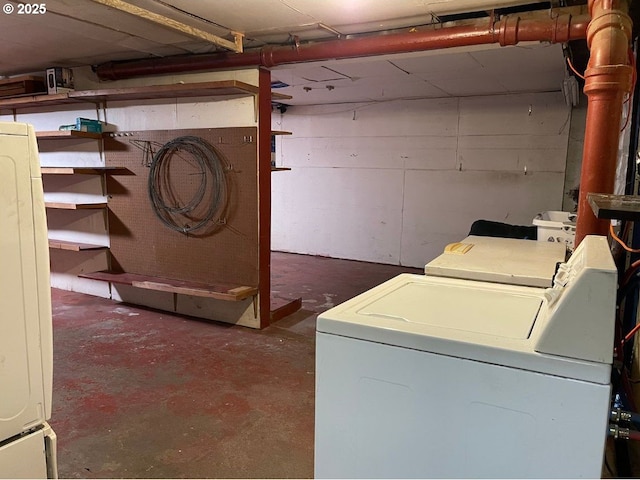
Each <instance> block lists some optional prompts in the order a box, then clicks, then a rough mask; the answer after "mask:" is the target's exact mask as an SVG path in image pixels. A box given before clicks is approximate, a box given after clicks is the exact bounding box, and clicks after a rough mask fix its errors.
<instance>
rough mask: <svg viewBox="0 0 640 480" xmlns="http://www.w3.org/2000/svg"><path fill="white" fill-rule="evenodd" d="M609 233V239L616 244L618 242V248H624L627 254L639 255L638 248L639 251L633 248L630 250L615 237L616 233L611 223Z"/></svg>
mask: <svg viewBox="0 0 640 480" xmlns="http://www.w3.org/2000/svg"><path fill="white" fill-rule="evenodd" d="M609 233H610V234H611V238H613V239H614V240H615V241H616V242H618V243H619V244H620V246H621V247H622V248H624V249H625V250H626V251H627V252H630V253H640V248H639V249H635V248H631V247H628V246H627V245H626V244H625V243H624V242H623V241H622V240H621V239H620V238H619V237H618V236H617V235H616V232H615V231H614V230H613V223H610V224H609Z"/></svg>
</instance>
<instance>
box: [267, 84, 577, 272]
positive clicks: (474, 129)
mask: <svg viewBox="0 0 640 480" xmlns="http://www.w3.org/2000/svg"><path fill="white" fill-rule="evenodd" d="M569 121H570V110H569V109H568V108H567V107H566V106H565V103H564V98H563V97H562V95H561V94H560V93H537V94H519V95H502V96H485V97H465V98H454V99H436V100H433V99H424V100H400V101H393V102H387V103H372V104H341V105H330V106H293V107H290V108H289V109H288V110H287V112H286V113H284V114H280V113H277V112H276V113H274V117H273V129H275V130H286V131H291V132H292V133H293V134H292V135H291V136H278V137H277V142H276V162H277V164H278V166H287V167H291V171H284V172H277V173H274V174H273V176H272V248H273V249H274V250H281V251H288V252H296V253H306V254H317V255H326V256H330V257H339V258H349V259H355V260H365V261H372V262H381V263H390V264H401V265H406V266H416V267H422V266H424V264H425V263H426V262H427V261H429V260H431V259H432V258H434V257H435V256H437V255H439V254H440V253H441V252H442V250H443V248H444V246H445V245H446V244H447V243H450V242H454V241H459V240H461V239H462V238H464V237H465V236H466V235H467V234H468V232H469V228H470V227H471V224H472V222H473V221H474V220H477V219H487V220H494V221H500V222H505V223H511V224H521V225H531V220H532V219H533V217H534V216H535V214H536V213H538V212H541V211H545V210H560V209H561V206H562V199H563V184H564V172H565V164H566V158H567V142H568V133H569ZM525 168H526V174H525Z"/></svg>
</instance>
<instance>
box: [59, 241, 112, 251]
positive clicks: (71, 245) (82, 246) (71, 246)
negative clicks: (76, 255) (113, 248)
mask: <svg viewBox="0 0 640 480" xmlns="http://www.w3.org/2000/svg"><path fill="white" fill-rule="evenodd" d="M49 248H55V249H58V250H70V251H72V252H81V251H85V250H108V249H109V247H105V246H104V245H92V244H90V243H78V242H68V241H66V240H53V239H51V238H50V239H49Z"/></svg>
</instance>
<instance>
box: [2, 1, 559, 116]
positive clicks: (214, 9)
mask: <svg viewBox="0 0 640 480" xmlns="http://www.w3.org/2000/svg"><path fill="white" fill-rule="evenodd" d="M113 1H119V0H113ZM2 3H3V5H4V8H5V10H4V12H5V13H3V14H0V77H3V76H4V77H6V76H13V75H19V74H25V73H34V72H42V71H44V69H46V68H47V67H50V66H63V67H76V66H82V65H96V64H99V63H103V62H107V61H111V60H128V59H140V58H157V57H166V56H172V55H188V54H199V53H210V52H217V51H221V48H220V47H217V46H215V45H214V44H212V43H210V42H208V41H205V40H202V39H198V38H194V37H193V36H192V35H187V34H185V33H182V32H177V31H175V30H172V29H168V28H167V26H166V25H161V24H158V23H155V22H151V21H149V20H148V19H147V18H145V16H144V15H138V16H136V15H131V14H129V13H125V12H122V11H119V10H116V9H114V8H112V7H108V6H105V5H103V4H101V3H99V2H98V1H94V0H48V1H47V2H46V4H44V5H46V12H45V13H39V14H27V13H22V14H21V13H20V12H26V11H28V10H29V11H31V10H33V8H32V7H28V6H29V5H34V4H33V3H27V2H24V1H17V0H5V1H4V2H2ZM127 3H129V4H131V5H134V6H136V7H139V8H142V9H145V10H148V11H150V12H153V13H155V14H158V15H162V16H164V17H167V18H169V19H171V20H174V21H178V22H181V23H182V24H184V25H187V26H189V27H193V28H196V29H199V30H202V31H204V32H207V33H208V34H213V35H217V36H220V37H222V38H224V39H227V40H232V39H233V34H232V32H239V33H242V34H243V35H244V41H243V44H244V48H245V50H246V49H251V48H255V47H260V46H263V45H267V44H277V45H282V44H287V43H292V42H294V41H300V42H304V41H322V40H329V39H336V38H349V37H350V36H355V35H361V34H376V33H377V34H384V33H385V32H388V31H393V30H399V29H404V30H405V31H406V29H407V28H414V27H421V26H425V25H432V24H438V23H440V22H442V21H445V20H450V19H455V18H458V15H460V14H465V12H466V13H467V14H469V15H470V16H478V15H481V16H482V15H486V14H487V11H489V10H491V9H505V8H520V9H525V10H526V9H540V8H548V7H549V4H550V3H549V2H540V1H537V0H493V1H491V2H487V1H481V0H394V1H383V0H322V1H320V0H242V1H241V2H239V1H237V0H215V1H214V0H198V1H196V0H128V1H127ZM552 3H553V4H554V5H559V4H560V3H561V2H559V1H555V2H552ZM9 10H12V13H10V14H9V13H6V12H8V11H9ZM564 75H565V66H564V59H563V56H562V49H561V47H560V46H558V45H554V46H552V45H541V44H531V45H522V46H516V47H509V48H495V47H492V46H488V47H483V48H480V49H478V48H476V49H471V50H465V51H460V50H452V51H446V52H444V53H443V51H438V52H424V53H421V54H411V55H403V56H398V57H384V58H373V59H372V58H367V59H351V60H348V61H340V62H317V63H313V64H297V65H289V66H286V67H281V68H278V69H276V70H275V71H274V72H273V77H274V80H280V81H282V82H285V83H286V84H288V85H289V87H286V88H284V89H282V90H280V91H281V92H282V93H288V94H293V95H294V99H293V101H292V102H291V103H298V104H305V103H306V104H308V103H326V102H331V103H334V102H344V101H371V100H385V99H391V98H414V97H415V98H417V97H442V96H464V95H482V94H495V93H510V92H519V91H543V90H559V89H560V87H561V84H562V80H563V78H564Z"/></svg>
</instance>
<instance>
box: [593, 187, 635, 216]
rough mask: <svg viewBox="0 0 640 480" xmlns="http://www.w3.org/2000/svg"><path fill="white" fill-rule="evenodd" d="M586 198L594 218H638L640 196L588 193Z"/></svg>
mask: <svg viewBox="0 0 640 480" xmlns="http://www.w3.org/2000/svg"><path fill="white" fill-rule="evenodd" d="M587 200H588V202H589V205H590V206H591V210H593V214H594V215H595V216H596V218H606V219H614V220H632V221H636V220H640V196H635V195H608V194H604V193H589V194H588V195H587Z"/></svg>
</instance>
